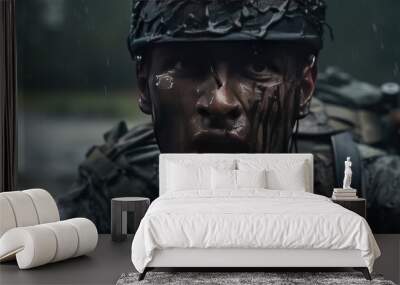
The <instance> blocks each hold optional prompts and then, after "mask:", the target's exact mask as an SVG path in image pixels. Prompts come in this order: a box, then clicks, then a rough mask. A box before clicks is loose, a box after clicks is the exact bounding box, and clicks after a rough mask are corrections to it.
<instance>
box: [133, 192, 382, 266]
mask: <svg viewBox="0 0 400 285" xmlns="http://www.w3.org/2000/svg"><path fill="white" fill-rule="evenodd" d="M214 195H215V193H214ZM220 195H221V196H219V197H215V196H207V195H205V194H204V192H203V194H202V196H199V194H198V192H197V191H185V193H184V196H182V193H179V195H178V194H175V193H173V192H172V193H171V194H165V195H163V196H161V197H159V198H158V199H156V200H155V201H154V202H153V203H152V204H151V206H150V208H149V210H148V211H147V213H146V215H145V217H144V218H143V220H142V221H141V223H140V226H139V229H138V231H137V232H136V235H135V237H134V240H133V243H132V262H133V264H134V266H135V267H136V269H137V270H138V271H139V272H143V270H144V268H145V267H146V265H147V264H148V263H149V262H150V261H151V259H152V257H153V252H154V250H155V249H165V248H293V249H295V248H302V249H308V248H309V249H313V248H314V249H358V250H360V251H361V254H362V257H363V259H364V260H365V263H366V266H367V267H368V268H369V270H370V271H372V267H373V263H374V260H375V259H376V258H377V257H378V256H379V255H380V251H379V248H378V246H377V244H376V242H375V239H374V237H373V235H372V232H371V230H370V228H369V225H368V223H367V222H366V221H365V219H364V218H362V217H360V216H359V215H357V214H355V213H353V212H351V211H349V210H346V209H344V208H342V207H341V206H339V205H337V204H335V203H333V202H332V201H330V199H328V198H326V197H323V196H320V195H315V194H311V193H306V192H298V191H277V190H275V191H271V190H258V189H249V190H247V191H245V190H241V191H234V192H229V191H228V190H227V191H226V192H223V191H222V192H221V193H220Z"/></svg>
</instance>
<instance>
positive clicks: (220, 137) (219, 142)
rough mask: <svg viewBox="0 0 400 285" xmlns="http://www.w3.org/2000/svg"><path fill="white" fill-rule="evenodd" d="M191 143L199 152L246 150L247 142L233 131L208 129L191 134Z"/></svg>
mask: <svg viewBox="0 0 400 285" xmlns="http://www.w3.org/2000/svg"><path fill="white" fill-rule="evenodd" d="M193 145H194V147H195V149H196V151H197V152H200V153H238V152H247V151H248V143H247V141H246V140H245V138H243V137H241V136H239V135H238V134H237V133H236V132H234V131H226V130H223V129H208V130H201V131H198V132H196V133H195V134H194V135H193Z"/></svg>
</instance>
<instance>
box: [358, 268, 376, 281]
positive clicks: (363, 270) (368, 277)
mask: <svg viewBox="0 0 400 285" xmlns="http://www.w3.org/2000/svg"><path fill="white" fill-rule="evenodd" d="M354 269H355V270H357V271H361V272H362V274H363V275H364V277H365V279H367V280H372V278H371V274H369V270H368V268H367V267H355V268H354Z"/></svg>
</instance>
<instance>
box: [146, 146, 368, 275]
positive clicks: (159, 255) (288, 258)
mask: <svg viewBox="0 0 400 285" xmlns="http://www.w3.org/2000/svg"><path fill="white" fill-rule="evenodd" d="M232 158H233V159H238V158H258V159H268V160H282V159H296V160H304V161H305V162H306V165H307V166H308V167H307V169H308V171H307V173H306V176H307V180H308V182H309V183H308V187H307V189H306V191H307V192H311V193H313V181H314V179H313V156H312V154H161V155H160V161H159V166H160V167H159V173H160V174H159V175H160V188H159V189H160V195H161V194H162V193H164V191H165V188H164V185H166V183H165V182H166V161H167V160H172V161H173V160H175V159H179V160H181V159H190V160H207V161H213V160H217V159H232ZM156 268H157V269H161V268H162V269H166V268H169V269H171V268H177V269H179V268H180V269H185V270H186V269H194V268H201V269H207V270H211V271H213V269H220V268H224V269H230V270H229V271H231V270H233V271H253V270H254V269H256V270H258V271H265V269H267V268H268V269H271V268H276V269H278V268H280V269H281V268H285V269H287V270H290V269H296V268H301V269H303V268H310V269H315V268H326V269H334V268H335V269H336V268H353V269H355V270H357V271H361V272H362V273H363V275H364V277H365V278H366V279H367V280H371V276H370V273H369V270H368V268H367V267H366V264H365V262H364V260H363V259H362V257H361V252H360V251H359V250H329V249H254V248H251V249H250V248H242V249H240V248H218V249H216V248H209V249H198V248H170V249H162V250H160V249H158V250H156V251H155V252H154V256H153V259H152V261H151V262H150V263H149V264H148V266H147V267H146V268H145V270H144V271H143V273H141V274H140V275H139V280H142V279H143V278H144V277H145V275H146V273H147V272H148V271H150V270H153V269H156ZM262 269H264V270H262Z"/></svg>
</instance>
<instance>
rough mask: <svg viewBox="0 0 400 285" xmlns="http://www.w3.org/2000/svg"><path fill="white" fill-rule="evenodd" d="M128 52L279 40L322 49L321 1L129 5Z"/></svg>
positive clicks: (196, 0) (154, 0)
mask: <svg viewBox="0 0 400 285" xmlns="http://www.w3.org/2000/svg"><path fill="white" fill-rule="evenodd" d="M133 1H134V5H133V9H132V25H131V30H130V33H129V36H128V47H129V50H130V52H131V54H132V56H135V55H136V54H137V53H138V50H140V49H141V48H142V47H143V46H146V45H147V44H149V43H155V42H157V43H159V42H185V41H231V40H280V41H302V42H307V43H309V44H310V46H312V47H313V48H314V49H316V50H319V49H321V48H322V38H323V32H324V26H325V10H326V4H325V1H324V0H133Z"/></svg>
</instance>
